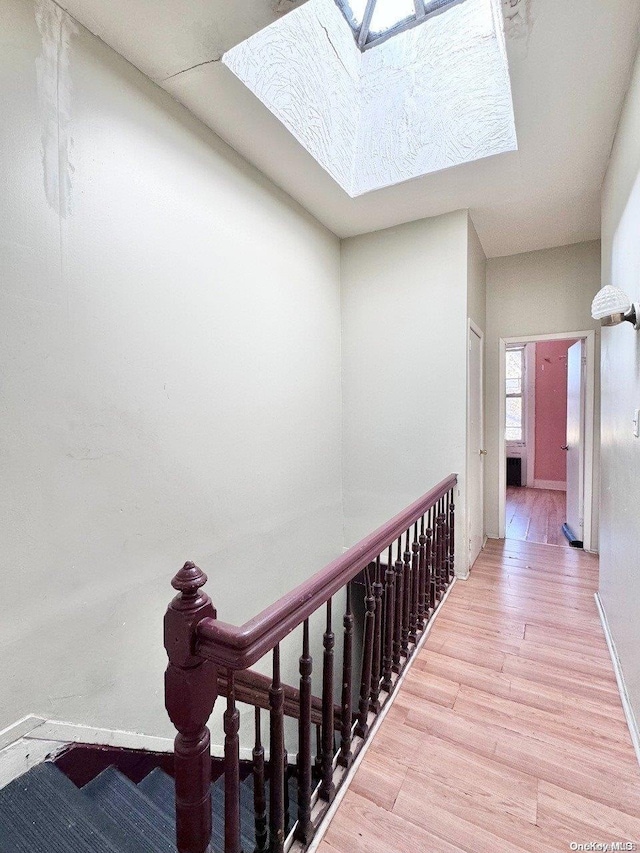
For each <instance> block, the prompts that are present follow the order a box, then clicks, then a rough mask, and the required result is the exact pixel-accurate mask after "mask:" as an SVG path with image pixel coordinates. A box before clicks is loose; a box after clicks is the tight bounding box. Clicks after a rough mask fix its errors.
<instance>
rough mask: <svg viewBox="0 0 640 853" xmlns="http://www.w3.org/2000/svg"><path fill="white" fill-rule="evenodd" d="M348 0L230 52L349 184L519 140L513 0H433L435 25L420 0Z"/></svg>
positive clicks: (469, 157)
mask: <svg viewBox="0 0 640 853" xmlns="http://www.w3.org/2000/svg"><path fill="white" fill-rule="evenodd" d="M340 1H341V2H343V0H340ZM344 2H347V0H344ZM348 2H349V3H350V4H351V5H350V6H349V7H348V13H347V12H345V9H347V7H346V6H345V7H342V6H339V5H338V3H337V2H336V0H307V2H306V3H303V4H302V5H301V6H299V7H297V8H296V9H294V10H293V11H291V12H289V13H288V14H286V15H283V16H282V17H281V18H280V19H278V20H277V21H275V22H274V23H273V24H271V25H270V26H268V27H266V28H265V29H264V30H260V32H258V33H255V35H253V36H250V37H249V38H248V39H247V40H246V41H244V42H240V44H238V45H236V46H235V47H233V48H231V50H229V51H227V53H225V55H224V56H223V58H222V61H223V63H224V65H225V66H226V67H227V68H229V69H230V70H231V71H232V72H233V73H234V74H235V75H236V76H237V77H238V78H239V79H240V80H242V82H243V83H244V84H245V86H247V87H248V88H249V89H250V90H251V91H252V92H253V93H254V94H255V95H256V96H257V97H258V98H259V99H260V100H261V101H262V103H263V104H264V105H265V106H266V107H267V109H269V110H270V111H271V112H272V113H273V114H274V115H275V116H276V117H277V118H278V119H279V120H280V121H281V122H282V124H283V125H284V126H285V127H286V128H287V130H289V132H290V133H292V134H293V136H295V138H296V139H297V140H298V142H299V143H300V144H301V145H302V146H303V147H304V148H306V150H307V151H308V152H309V153H310V154H311V156H312V157H314V158H315V160H317V162H318V163H319V164H320V166H322V168H323V169H326V171H327V172H328V173H329V174H330V175H331V177H332V178H333V179H334V180H335V181H336V182H337V183H338V184H339V185H340V186H341V187H342V189H343V190H344V191H345V192H346V193H348V194H349V195H350V196H351V197H352V198H355V197H356V196H360V195H362V194H363V193H368V192H371V191H372V190H377V189H381V188H382V187H388V186H392V185H394V184H399V183H401V182H402V181H408V180H411V179H412V178H417V177H420V176H422V175H428V174H430V173H432V172H439V171H441V170H442V169H449V168H451V167H453V166H459V165H460V164H462V163H470V162H473V161H474V160H479V159H481V158H483V157H491V156H494V155H496V154H504V153H505V152H510V151H515V150H517V139H516V130H515V121H514V115H513V102H512V99H511V85H510V80H509V67H508V62H507V52H506V46H505V42H504V32H503V18H502V0H424V5H423V6H422V7H421V8H423V9H424V12H425V16H426V17H429V20H428V22H427V23H426V24H425V25H424V26H415V24H416V23H419V22H420V21H419V20H418V18H416V17H415V16H416V10H415V3H416V0H377V3H375V4H374V2H373V0H368V2H367V0H348ZM411 6H413V11H411ZM441 10H445V11H444V13H443V14H441V15H440V14H437V12H439V11H441ZM408 11H409V12H410V14H411V16H412V17H409V18H407V12H408ZM349 16H350V17H349ZM367 18H369V23H368V24H367V27H368V29H367V33H368V34H369V35H368V38H369V39H373V41H371V40H370V41H367V43H366V45H365V47H369V46H370V45H372V44H378V43H379V42H381V43H380V44H379V46H378V47H376V48H375V50H366V49H360V48H359V46H358V43H357V37H358V32H362V31H363V26H364V25H365V24H366V20H367ZM420 20H424V17H423V18H422V19H420ZM374 24H375V26H376V27H377V28H378V29H376V30H375V33H381V35H379V36H376V39H378V41H376V40H375V39H374V31H373V26H374ZM385 27H386V28H387V29H384V28H385ZM354 35H355V38H354ZM390 36H393V38H391V37H390Z"/></svg>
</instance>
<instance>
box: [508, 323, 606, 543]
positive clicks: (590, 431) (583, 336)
mask: <svg viewBox="0 0 640 853" xmlns="http://www.w3.org/2000/svg"><path fill="white" fill-rule="evenodd" d="M572 339H575V340H584V342H585V355H586V359H587V363H586V369H585V431H584V506H583V516H584V534H583V541H584V549H585V551H591V550H593V541H594V537H593V490H594V471H595V465H594V452H595V423H594V413H595V398H596V333H595V330H594V329H589V330H587V331H577V332H554V333H552V334H547V335H520V336H512V337H508V338H500V356H499V358H500V369H499V371H498V373H499V378H498V382H499V386H498V400H499V407H500V408H499V418H498V477H499V484H498V537H499V538H500V539H504V538H505V531H506V523H505V516H506V503H507V484H506V483H507V460H506V449H507V443H506V440H505V435H504V433H505V428H506V420H507V405H506V400H505V396H504V393H503V389H504V387H505V381H506V365H505V359H506V350H507V346H508V345H509V344H529V343H538V342H539V341H566V340H572Z"/></svg>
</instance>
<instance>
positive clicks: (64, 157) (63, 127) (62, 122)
mask: <svg viewBox="0 0 640 853" xmlns="http://www.w3.org/2000/svg"><path fill="white" fill-rule="evenodd" d="M35 14H36V23H37V25H38V30H39V32H40V37H41V39H42V50H41V53H40V56H39V57H38V58H37V59H36V75H37V82H38V99H39V104H40V116H41V122H42V167H43V174H44V191H45V195H46V198H47V202H48V203H49V206H50V207H51V208H52V209H53V210H55V211H56V213H58V214H59V215H60V216H61V217H63V218H64V217H66V216H67V215H68V214H69V213H70V212H71V187H72V176H73V164H72V160H71V152H72V148H73V139H72V137H71V131H70V120H71V78H70V74H69V45H70V40H71V36H73V35H75V34H76V33H77V27H76V24H75V23H74V21H73V20H72V19H71V18H70V17H69V15H67V13H66V12H64V11H63V10H62V9H61V8H60V7H59V6H57V5H56V4H55V3H53V2H51V0H36V3H35Z"/></svg>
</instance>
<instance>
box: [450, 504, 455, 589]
mask: <svg viewBox="0 0 640 853" xmlns="http://www.w3.org/2000/svg"><path fill="white" fill-rule="evenodd" d="M450 495H451V500H450V503H449V581H452V580H453V578H454V575H455V554H456V538H455V534H456V507H455V503H454V492H453V489H451V492H450Z"/></svg>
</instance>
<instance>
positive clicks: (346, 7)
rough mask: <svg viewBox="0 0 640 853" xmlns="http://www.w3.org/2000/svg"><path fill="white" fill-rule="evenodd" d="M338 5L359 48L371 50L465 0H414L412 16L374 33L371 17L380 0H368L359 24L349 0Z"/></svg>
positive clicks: (340, 1)
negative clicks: (355, 22) (355, 23)
mask: <svg viewBox="0 0 640 853" xmlns="http://www.w3.org/2000/svg"><path fill="white" fill-rule="evenodd" d="M335 2H336V5H337V6H338V8H339V9H340V11H341V12H342V14H343V15H344V17H345V19H346V20H347V22H348V23H349V26H350V27H351V29H352V31H353V35H354V37H355V40H356V44H357V45H358V48H359V49H360V50H362V51H364V50H369V49H370V48H372V47H375V46H376V45H378V44H382V42H385V41H387V39H390V38H392V37H393V36H395V35H398V34H399V33H403V32H405V31H406V30H410V29H411V28H412V27H415V26H417V25H418V24H421V23H422V22H423V21H426V20H427V18H433V17H434V16H435V15H440V14H442V12H446V11H447V10H448V9H450V8H451V7H452V6H458V5H459V4H460V3H464V2H465V0H413V6H414V12H413V14H412V15H411V16H409V17H407V18H403V19H402V20H401V21H399V22H398V23H397V24H395V26H393V27H389V29H387V30H384V32H381V33H377V34H375V35H372V33H371V19H372V17H373V13H374V10H375V8H376V5H377V3H378V2H380V0H367V4H366V6H365V10H364V12H363V15H362V21H361V23H360V24H359V25H356V26H354V22H353V15H352V11H351V7H350V4H349V0H335Z"/></svg>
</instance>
